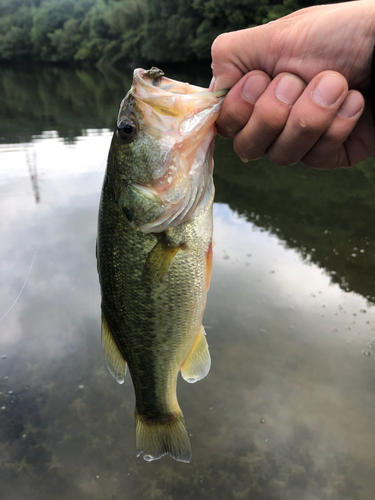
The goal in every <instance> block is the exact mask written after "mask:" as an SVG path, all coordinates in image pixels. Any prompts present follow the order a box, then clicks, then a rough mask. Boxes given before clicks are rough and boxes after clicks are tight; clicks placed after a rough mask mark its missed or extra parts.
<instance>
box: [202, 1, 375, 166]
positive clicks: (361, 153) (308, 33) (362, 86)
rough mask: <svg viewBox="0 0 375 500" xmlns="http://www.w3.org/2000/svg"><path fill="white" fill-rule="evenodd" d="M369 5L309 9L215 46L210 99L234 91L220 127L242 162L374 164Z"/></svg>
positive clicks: (374, 39) (373, 9)
mask: <svg viewBox="0 0 375 500" xmlns="http://www.w3.org/2000/svg"><path fill="white" fill-rule="evenodd" d="M374 44H375V2H374V1H373V0H359V1H353V2H346V3H341V4H335V5H322V6H316V7H310V8H307V9H302V10H300V11H297V12H294V13H293V14H290V15H289V16H286V17H284V18H281V19H279V20H277V21H274V22H271V23H268V24H266V25H263V26H258V27H255V28H250V29H246V30H240V31H235V32H231V33H224V34H222V35H220V36H219V37H218V38H217V39H216V40H215V41H214V43H213V45H212V70H213V81H212V82H211V86H210V90H219V89H223V88H230V89H231V90H230V92H229V93H228V95H227V97H226V98H225V100H224V104H223V107H222V110H221V113H220V116H219V118H218V120H217V128H218V132H219V134H220V135H222V136H223V137H226V138H229V137H233V138H234V143H233V144H234V149H235V152H236V153H237V154H238V155H239V156H240V157H241V159H242V160H243V161H245V162H246V161H248V160H255V159H257V158H259V157H261V156H263V155H264V154H267V155H268V156H269V158H270V159H271V160H272V161H273V162H274V163H276V164H277V165H289V164H293V163H296V162H298V161H302V162H303V163H305V164H306V165H309V166H311V167H314V168H320V169H331V168H338V167H350V166H353V165H355V164H356V163H358V162H359V161H361V160H363V159H365V158H367V157H369V156H371V155H374V154H375V129H374V125H373V119H372V113H371V100H370V97H369V92H370V79H371V58H372V52H373V49H374Z"/></svg>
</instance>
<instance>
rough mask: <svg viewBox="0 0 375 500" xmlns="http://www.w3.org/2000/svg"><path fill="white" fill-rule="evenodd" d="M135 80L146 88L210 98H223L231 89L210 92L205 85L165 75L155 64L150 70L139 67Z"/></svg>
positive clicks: (135, 72) (135, 73)
mask: <svg viewBox="0 0 375 500" xmlns="http://www.w3.org/2000/svg"><path fill="white" fill-rule="evenodd" d="M134 80H135V81H137V82H138V83H139V84H140V85H142V86H144V87H145V88H149V90H150V88H152V87H153V88H159V89H160V90H162V91H163V92H170V93H171V94H182V95H189V94H204V95H205V94H206V95H207V97H208V98H210V99H211V98H212V97H217V98H221V97H224V96H226V94H227V93H228V92H229V89H223V90H217V91H216V92H210V91H209V90H208V89H206V88H204V87H198V86H197V85H191V84H190V83H187V82H186V83H185V82H179V81H177V80H172V79H171V78H167V77H165V76H164V72H163V71H162V70H161V69H159V68H156V67H155V66H153V67H152V68H151V69H149V70H144V69H142V68H138V69H136V70H135V71H134Z"/></svg>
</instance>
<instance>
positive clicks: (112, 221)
mask: <svg viewBox="0 0 375 500" xmlns="http://www.w3.org/2000/svg"><path fill="white" fill-rule="evenodd" d="M163 75H164V73H163V72H162V71H161V70H159V69H157V68H152V69H151V70H148V71H145V70H143V69H136V70H135V71H134V79H133V84H132V87H131V89H130V91H129V92H128V94H127V95H126V97H125V99H124V100H123V101H122V103H121V106H120V111H119V115H118V119H117V130H116V131H115V132H114V135H113V139H112V143H111V147H110V151H109V155H108V164H107V170H106V174H105V178H104V183H103V189H102V195H101V201H100V208H99V224H98V240H97V260H98V272H99V280H100V286H101V294H102V345H103V349H104V354H105V359H106V362H107V366H108V369H109V371H110V372H111V373H112V375H113V376H114V377H115V378H116V380H117V381H118V382H119V383H122V382H123V381H124V377H125V373H126V371H127V368H129V371H130V374H131V378H132V381H133V385H134V390H135V396H136V409H135V421H136V450H137V456H139V455H140V454H141V453H143V458H144V459H145V460H148V461H150V460H156V459H158V458H160V457H162V456H163V455H165V454H169V455H170V456H171V457H173V458H174V459H176V460H180V461H182V462H189V461H190V459H191V447H190V440H189V437H188V434H187V430H186V425H185V421H184V417H183V415H182V412H181V409H180V407H179V405H178V401H177V396H176V385H177V377H178V373H179V372H180V371H181V374H182V377H183V378H184V379H185V380H186V381H188V382H196V381H198V380H200V379H202V378H203V377H205V376H206V375H207V373H208V371H209V369H210V363H211V360H210V354H209V351H208V345H207V341H206V337H205V332H204V329H203V326H202V318H203V313H204V311H205V307H206V294H207V290H208V288H209V282H210V277H211V269H212V205H213V198H214V185H213V180H212V172H213V158H212V156H213V146H214V138H215V134H216V129H215V125H214V122H215V120H216V118H217V117H218V114H219V112H220V107H221V103H222V101H223V96H224V95H225V93H226V92H225V91H222V92H216V93H210V92H208V90H207V89H204V88H201V87H196V86H193V85H189V84H187V83H181V82H177V81H174V80H171V79H168V78H165V77H164V76H163Z"/></svg>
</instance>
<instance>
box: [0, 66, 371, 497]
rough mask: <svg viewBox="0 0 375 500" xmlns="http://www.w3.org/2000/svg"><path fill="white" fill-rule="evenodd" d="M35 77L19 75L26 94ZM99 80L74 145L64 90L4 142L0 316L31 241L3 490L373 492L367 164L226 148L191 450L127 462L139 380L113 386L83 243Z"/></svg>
mask: <svg viewBox="0 0 375 500" xmlns="http://www.w3.org/2000/svg"><path fill="white" fill-rule="evenodd" d="M59 71H61V73H59V74H60V75H61V76H60V77H59V78H60V80H58V79H57V80H56V78H57V77H56V73H53V74H54V75H55V76H51V75H48V74H47V76H45V79H46V81H47V82H44V83H43V78H42V76H41V74H37V75H35V78H36V80H37V82H39V83H38V85H39V87H38V88H39V89H41V88H43V91H44V92H47V91H48V92H51V93H50V94H48V95H45V97H44V101H43V102H44V103H51V102H52V101H53V100H55V101H58V100H59V98H58V97H57V95H58V94H56V93H53V88H54V85H51V82H55V86H56V85H57V87H58V88H61V87H60V85H63V83H62V82H63V80H64V78H63V71H62V70H59ZM7 78H9V75H8V77H7ZM32 78H33V77H31V76H29V77H28V78H25V79H24V81H25V83H27V84H28V86H30V88H31V90H35V88H36V84H35V82H34V83H33V81H32ZM54 78H55V79H54ZM65 78H66V81H70V78H71V77H69V75H68V74H67V76H66V77H65ZM90 78H91V76H90V74H89V73H85V74H84V76H81V80H82V82H84V84H82V85H83V87H80V88H77V96H84V95H85V97H82V98H83V99H84V101H83V102H85V103H86V106H85V107H86V108H87V110H88V114H87V115H86V116H83V114H82V115H79V113H78V114H77V123H71V127H72V128H71V130H73V131H74V130H75V131H76V132H77V133H76V135H74V134H73V135H71V136H69V137H68V138H69V140H66V137H65V135H64V130H66V129H65V128H64V127H65V125H64V123H67V121H66V120H65V118H64V119H63V120H62V121H61V122H59V119H60V118H59V113H60V110H61V113H62V117H63V116H65V117H66V118H68V116H69V113H68V111H69V110H68V109H67V110H66V114H64V113H63V108H64V106H68V104H67V103H69V102H71V103H73V97H74V93H73V91H72V93H71V94H70V93H69V92H66V93H65V94H63V97H62V100H61V101H60V102H59V103H58V102H56V103H55V104H54V106H55V108H54V109H56V110H59V111H58V113H57V118H56V119H55V121H56V122H58V123H61V124H63V126H62V127H61V128H56V129H55V130H56V132H46V130H48V128H46V129H43V123H45V122H43V123H42V122H40V125H38V120H36V123H35V125H36V129H35V130H34V132H33V131H32V125H31V120H30V122H29V123H28V122H27V121H26V124H25V128H22V124H21V122H18V123H19V129H18V133H19V137H22V138H23V139H22V141H23V142H18V143H17V146H15V142H10V143H9V144H8V143H7V142H6V140H4V144H3V145H2V146H1V149H0V157H1V178H0V209H1V213H2V214H3V216H2V218H1V220H0V231H1V236H0V239H1V242H2V243H1V245H0V267H1V276H2V280H1V282H0V305H1V310H0V313H1V315H2V313H4V312H5V310H6V309H7V308H8V307H9V306H10V305H11V304H12V302H13V300H14V298H15V297H16V296H17V294H18V293H19V290H20V289H21V287H22V285H23V283H24V279H25V277H26V276H27V273H28V270H29V268H30V263H31V261H32V259H33V256H34V254H35V250H36V249H37V248H39V249H38V252H37V254H36V258H35V262H34V266H33V268H32V270H31V273H30V276H29V279H28V283H27V285H26V287H25V289H24V291H23V293H22V295H21V296H20V299H19V301H18V302H17V304H16V305H15V306H14V308H13V309H12V310H11V311H10V313H9V314H8V315H7V316H6V317H5V319H4V320H3V321H2V322H1V323H0V332H1V334H0V392H1V394H0V408H1V409H0V481H1V485H2V498H5V499H8V498H9V499H12V500H13V499H24V498H25V497H27V496H30V497H33V496H37V497H38V498H40V499H44V498H46V499H47V498H48V499H50V498H54V499H56V500H59V499H66V498H68V497H71V498H74V499H78V500H81V499H82V500H84V499H88V498H90V499H91V498H103V499H111V500H114V499H120V498H121V499H125V500H127V499H129V500H132V499H134V498H137V499H143V498H144V499H163V500H164V499H176V498H183V499H185V500H189V499H194V500H195V499H202V500H203V499H207V498H208V497H212V498H216V499H219V500H220V499H223V500H224V499H225V500H228V499H236V500H237V499H251V500H253V499H262V500H294V499H296V500H297V499H298V500H301V499H302V500H314V499H319V500H332V499H333V500H344V499H354V498H355V499H356V500H369V499H370V498H372V496H373V491H374V488H375V482H374V469H375V455H374V449H375V438H374V432H373V415H374V413H375V397H374V396H375V394H374V393H375V391H374V387H375V375H374V374H375V364H374V363H375V351H374V349H373V348H371V347H370V344H371V345H373V344H374V340H373V339H375V330H374V328H375V314H374V307H373V306H372V297H374V296H375V292H374V289H373V286H374V285H373V283H372V280H371V276H372V275H373V273H372V271H373V270H372V266H373V259H372V256H373V254H372V252H373V246H372V245H373V227H372V224H371V221H372V219H373V216H374V214H373V202H372V200H373V199H375V198H374V197H373V196H372V195H373V193H372V190H373V182H372V177H371V176H372V173H371V167H372V161H371V160H369V162H368V163H367V164H362V165H361V166H360V167H359V168H358V169H356V170H352V171H347V172H334V173H327V172H313V171H310V170H308V169H304V168H303V167H299V166H296V167H293V169H292V168H289V169H280V168H278V167H275V166H272V165H270V164H269V163H267V162H266V161H261V162H258V163H256V164H251V166H246V167H244V166H243V164H242V163H241V162H237V160H236V158H235V157H234V155H233V153H232V151H231V145H230V143H227V142H225V141H218V144H217V153H218V154H217V160H216V166H215V168H216V186H217V203H216V204H215V209H214V210H215V236H214V238H215V241H216V245H217V246H216V249H215V252H214V259H215V262H214V273H213V277H212V282H211V289H210V292H209V296H208V307H207V311H206V315H205V320H204V324H205V327H206V331H207V335H208V341H209V345H210V350H211V355H212V360H213V365H212V368H211V372H210V374H209V376H208V377H207V378H206V379H204V380H203V381H201V382H199V383H198V384H196V385H194V386H190V385H188V384H186V383H184V382H183V381H180V382H179V386H178V393H179V401H180V404H181V407H182V408H184V414H185V417H186V422H187V425H188V429H189V431H190V432H191V434H192V436H191V441H192V448H193V460H192V462H191V463H190V464H182V463H178V462H175V461H173V460H172V459H169V458H168V457H164V458H163V459H162V460H160V461H157V462H153V463H146V462H144V461H143V460H141V459H136V457H135V449H134V429H133V422H134V418H133V411H134V396H133V389H132V384H131V382H130V379H129V378H128V379H127V380H126V382H125V384H124V385H123V386H119V385H117V384H116V383H115V382H114V380H113V378H112V377H111V376H110V375H109V373H108V372H107V370H106V368H105V366H104V360H103V355H102V352H101V346H100V318H99V303H100V297H99V286H98V280H97V275H96V263H95V250H94V248H95V238H96V217H97V206H98V198H99V192H100V187H101V181H102V176H103V171H104V162H105V157H106V154H107V151H108V147H109V142H110V137H111V133H110V131H109V128H110V127H111V124H110V123H109V122H111V123H112V122H113V120H114V117H113V116H108V117H107V116H106V113H104V111H103V115H102V117H101V116H100V111H98V113H97V115H95V113H94V110H95V109H96V106H97V109H98V110H104V107H103V105H102V104H101V103H99V102H97V101H96V100H95V99H96V97H95V96H98V95H99V94H100V92H99V94H98V89H99V88H100V89H107V90H102V92H104V93H105V92H107V91H108V89H109V88H112V89H113V93H112V97H113V96H114V97H115V98H116V99H117V98H118V100H117V102H116V103H114V104H113V106H114V108H117V106H118V103H119V100H120V99H121V97H122V95H121V92H122V90H121V89H119V88H118V85H119V82H121V85H123V81H124V79H125V77H124V78H123V79H121V78H119V79H116V78H117V77H116V78H115V79H114V80H111V79H110V77H109V76H108V75H100V73H99V74H96V75H95V76H94V77H93V78H92V80H91V83H90ZM12 81H13V82H16V81H18V82H21V79H17V78H16V77H15V76H14V77H13V80H12ZM58 82H60V83H58ZM74 82H75V85H76V86H77V87H78V84H77V80H74ZM116 82H117V83H116ZM193 83H194V82H193ZM2 85H4V82H3V84H2ZM19 85H21V84H20V83H19ZM49 85H50V86H49ZM46 89H47V90H46ZM48 89H49V90H48ZM87 89H92V92H93V93H91V94H90V93H89V92H88V90H87ZM116 89H117V90H116ZM19 92H21V90H19ZM23 92H25V95H24V97H23V98H22V99H23V102H27V101H28V100H32V99H31V95H30V94H29V95H28V96H27V94H26V89H24V90H23ZM68 95H70V96H71V97H70V101H69V99H68V98H67V97H66V96H68ZM100 95H101V94H100ZM118 95H119V97H118ZM22 99H21V100H22ZM106 99H107V100H109V97H108V96H106ZM111 99H112V98H111ZM37 100H38V98H37ZM78 100H79V99H78V97H77V102H78ZM77 105H78V108H75V107H74V106H75V104H74V106H73V104H72V107H71V108H70V113H71V115H70V117H69V119H70V121H71V122H72V121H74V120H75V118H74V117H75V116H76V115H75V113H76V109H79V106H81V104H79V103H78V104H77ZM9 106H10V104H9ZM111 106H112V104H111ZM110 112H111V113H112V111H110ZM113 112H114V116H116V112H117V109H115V110H114V111H113ZM9 113H10V114H12V113H13V111H12V110H11V108H10V107H9ZM82 113H83V112H82ZM108 113H109V112H108ZM94 115H95V116H94ZM104 118H105V119H106V120H108V122H104V121H102V120H104ZM83 125H85V126H86V127H87V128H86V129H85V132H84V135H83V134H82V133H81V131H80V130H81V128H80V127H82V126H83ZM49 126H50V123H49ZM29 127H30V128H29ZM38 127H39V128H38ZM6 129H7V120H5V119H4V120H2V124H1V130H6ZM28 130H29V131H30V132H29V133H30V136H29V138H30V141H29V142H25V141H26V138H27V133H28V132H27V131H28ZM49 130H51V129H50V128H49ZM4 137H5V136H4ZM14 137H15V136H14V135H13V136H12V137H11V139H12V141H13V139H14ZM30 180H31V182H30ZM36 193H38V200H39V202H38V203H36V201H37V195H36ZM304 221H305V222H304ZM47 225H48V226H47ZM46 226H47V229H46ZM325 231H328V232H325ZM349 240H351V241H349ZM367 243H368V244H367ZM333 245H334V246H333ZM333 248H335V250H336V251H335V252H334V251H333ZM355 248H357V250H355ZM313 249H315V250H313ZM362 249H363V250H364V252H361V250H362ZM352 253H356V256H355V257H353V256H352V255H351V254H352ZM348 259H349V260H348ZM363 351H367V352H369V353H370V356H366V355H365V354H363Z"/></svg>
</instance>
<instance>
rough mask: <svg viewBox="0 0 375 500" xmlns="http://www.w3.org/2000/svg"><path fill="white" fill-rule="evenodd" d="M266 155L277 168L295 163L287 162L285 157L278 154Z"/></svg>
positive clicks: (270, 152) (271, 152) (272, 152)
mask: <svg viewBox="0 0 375 500" xmlns="http://www.w3.org/2000/svg"><path fill="white" fill-rule="evenodd" d="M267 155H268V158H269V159H270V160H271V161H272V163H274V164H275V165H277V166H278V167H286V166H288V165H291V164H292V163H296V162H292V161H291V160H288V159H287V157H286V155H282V154H278V153H277V152H274V151H269V152H268V153H267Z"/></svg>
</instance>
